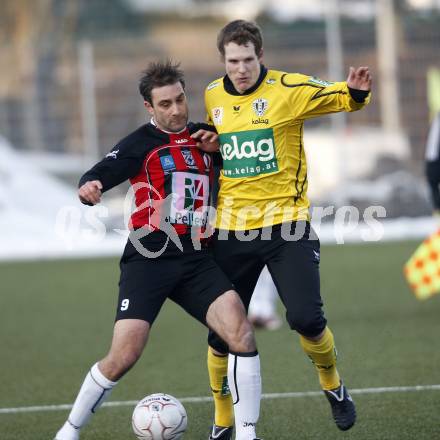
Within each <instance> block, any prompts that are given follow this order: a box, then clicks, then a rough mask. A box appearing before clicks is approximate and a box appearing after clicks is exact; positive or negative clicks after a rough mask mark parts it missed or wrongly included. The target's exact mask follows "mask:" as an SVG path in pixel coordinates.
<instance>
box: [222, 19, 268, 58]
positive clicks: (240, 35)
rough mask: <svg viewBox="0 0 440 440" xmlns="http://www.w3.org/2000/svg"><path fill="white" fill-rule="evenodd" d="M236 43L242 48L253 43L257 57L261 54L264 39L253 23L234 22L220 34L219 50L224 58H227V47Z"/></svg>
mask: <svg viewBox="0 0 440 440" xmlns="http://www.w3.org/2000/svg"><path fill="white" fill-rule="evenodd" d="M230 42H234V43H236V44H238V45H240V46H244V45H245V44H247V43H249V42H251V43H253V44H254V47H255V53H256V55H258V56H259V55H260V54H261V49H262V48H263V37H262V35H261V29H260V28H259V27H258V25H257V24H256V23H254V22H251V21H246V20H234V21H231V22H229V23H228V24H227V25H226V26H225V27H224V28H223V29H222V30H221V31H220V32H219V34H218V37H217V49H218V50H219V52H220V53H221V55H222V57H224V56H225V46H226V45H227V44H228V43H230Z"/></svg>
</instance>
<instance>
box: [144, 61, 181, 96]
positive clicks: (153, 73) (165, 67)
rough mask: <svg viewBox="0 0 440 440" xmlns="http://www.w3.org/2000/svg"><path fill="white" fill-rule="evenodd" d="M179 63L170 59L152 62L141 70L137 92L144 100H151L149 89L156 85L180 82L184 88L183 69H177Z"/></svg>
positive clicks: (161, 85)
mask: <svg viewBox="0 0 440 440" xmlns="http://www.w3.org/2000/svg"><path fill="white" fill-rule="evenodd" d="M179 67H180V63H175V64H173V62H172V61H171V60H166V61H163V62H161V61H159V62H152V63H150V64H149V65H148V68H147V69H146V70H144V71H143V72H142V77H141V79H140V81H139V92H140V94H141V95H142V97H143V98H144V99H145V101H148V102H149V103H150V104H152V102H151V91H152V90H153V89H154V88H156V87H163V86H169V85H172V84H176V83H177V82H180V84H182V87H183V89H185V80H184V75H183V71H182V70H180V69H179Z"/></svg>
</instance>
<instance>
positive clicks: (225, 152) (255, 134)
mask: <svg viewBox="0 0 440 440" xmlns="http://www.w3.org/2000/svg"><path fill="white" fill-rule="evenodd" d="M219 137H220V144H221V147H220V152H221V154H222V157H223V174H224V175H225V176H227V177H234V178H235V177H236V178H240V177H252V176H258V175H260V174H268V173H274V172H276V171H278V161H277V157H276V150H275V140H274V135H273V129H272V128H264V129H260V130H248V131H240V132H237V133H222V134H220V136H219Z"/></svg>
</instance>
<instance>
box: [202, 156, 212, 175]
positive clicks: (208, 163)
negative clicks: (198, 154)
mask: <svg viewBox="0 0 440 440" xmlns="http://www.w3.org/2000/svg"><path fill="white" fill-rule="evenodd" d="M203 162H204V163H205V172H207V173H209V171H210V169H211V164H212V158H211V155H209V154H208V153H203Z"/></svg>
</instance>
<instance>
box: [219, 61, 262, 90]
mask: <svg viewBox="0 0 440 440" xmlns="http://www.w3.org/2000/svg"><path fill="white" fill-rule="evenodd" d="M266 74H267V69H266V67H264V65H263V64H261V71H260V76H259V77H258V80H257V82H256V83H255V84H254V85H253V86H252V87H251V88H250V89H247V90H246V91H245V92H244V93H239V92H237V90H235V87H234V85H233V84H232V81H231V80H230V79H229V76H228V75H225V76H224V77H223V86H224V88H225V91H226V92H227V93H229V94H230V95H235V96H244V95H250V94H251V93H254V92H255V90H257V89H258V87H260V84H261V83H262V82H263V80H264V78H265V77H266Z"/></svg>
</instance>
